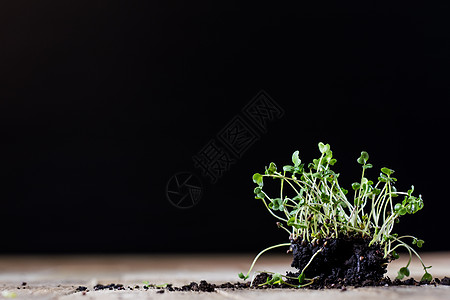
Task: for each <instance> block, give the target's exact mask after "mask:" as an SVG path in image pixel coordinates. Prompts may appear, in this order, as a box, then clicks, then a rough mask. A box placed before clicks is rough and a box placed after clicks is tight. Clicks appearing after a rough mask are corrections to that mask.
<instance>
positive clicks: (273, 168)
mask: <svg viewBox="0 0 450 300" xmlns="http://www.w3.org/2000/svg"><path fill="white" fill-rule="evenodd" d="M276 171H277V165H276V164H275V163H273V162H271V163H270V164H269V167H268V168H267V169H266V174H267V175H273V174H274V173H275V172H276Z"/></svg>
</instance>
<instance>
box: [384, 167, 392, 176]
mask: <svg viewBox="0 0 450 300" xmlns="http://www.w3.org/2000/svg"><path fill="white" fill-rule="evenodd" d="M381 172H383V173H384V174H386V175H387V176H390V175H392V174H394V172H395V171H394V170H392V169H389V168H381Z"/></svg>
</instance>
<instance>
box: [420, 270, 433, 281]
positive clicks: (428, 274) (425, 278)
mask: <svg viewBox="0 0 450 300" xmlns="http://www.w3.org/2000/svg"><path fill="white" fill-rule="evenodd" d="M431 280H433V276H431V274H430V273H428V272H427V271H425V274H423V276H422V279H420V281H426V282H430V281H431Z"/></svg>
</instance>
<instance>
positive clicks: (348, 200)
mask: <svg viewBox="0 0 450 300" xmlns="http://www.w3.org/2000/svg"><path fill="white" fill-rule="evenodd" d="M318 146H319V151H320V157H319V158H316V159H314V160H313V161H312V162H311V163H309V164H307V165H305V164H304V163H302V161H301V159H300V157H299V151H295V152H294V153H293V155H292V165H291V164H290V165H286V166H283V168H282V170H279V169H278V167H277V165H276V164H275V163H273V162H271V163H270V164H269V166H268V167H266V170H265V172H264V174H260V173H256V174H254V175H253V181H254V183H256V184H257V187H256V188H255V189H254V193H255V198H256V199H259V200H261V201H262V202H263V204H264V206H265V207H266V208H267V210H268V211H269V213H270V214H271V215H272V216H274V217H275V218H276V219H277V220H278V222H277V226H278V227H279V228H281V229H282V230H284V231H286V232H287V233H288V234H289V239H290V240H291V242H292V241H297V240H301V241H305V242H309V243H314V242H315V241H317V240H318V239H324V238H325V239H326V238H332V239H333V238H338V237H339V236H351V235H359V236H362V237H365V238H369V239H370V243H369V246H370V245H379V246H380V248H381V249H383V250H384V258H392V259H397V258H398V257H399V255H398V253H397V251H396V250H398V248H401V247H403V248H405V249H406V250H407V251H408V253H409V261H408V263H407V264H406V266H405V267H402V268H401V269H400V270H399V271H398V276H397V278H398V279H402V278H404V277H405V276H409V274H410V272H409V269H408V267H409V265H410V263H411V259H412V256H413V254H414V255H416V256H417V257H418V258H419V260H420V262H421V264H422V266H423V269H424V272H425V274H424V275H423V277H422V281H431V279H432V276H431V274H430V273H428V271H427V270H428V269H429V268H431V267H427V266H425V264H424V263H423V261H422V259H421V257H420V255H419V254H418V253H417V252H416V251H415V250H414V249H413V248H412V246H411V245H410V244H408V243H407V242H406V241H407V240H410V241H411V244H412V245H416V246H417V247H419V248H420V247H422V245H423V243H424V241H423V240H421V239H418V238H416V237H414V236H411V235H404V236H398V234H395V233H392V229H393V227H394V224H395V223H398V222H399V218H400V217H402V216H404V215H406V214H415V213H416V212H418V211H419V210H421V209H422V208H423V200H422V196H421V195H419V196H414V195H413V192H414V186H411V189H409V190H408V191H407V192H400V191H397V189H396V188H395V183H396V181H397V178H395V177H393V174H394V172H395V171H394V170H392V169H389V168H386V167H383V168H381V172H380V174H379V176H378V180H377V181H372V180H370V179H368V178H367V177H366V172H367V171H368V169H371V168H373V166H372V164H370V163H368V160H369V154H368V153H367V152H365V151H362V152H361V155H360V156H359V157H358V159H357V162H358V164H360V165H361V170H362V171H361V177H360V179H359V181H357V182H354V183H353V184H352V185H351V189H352V190H353V193H352V195H350V193H349V191H348V190H346V189H345V188H343V187H341V186H340V184H339V181H338V178H339V173H335V172H334V171H333V170H332V169H331V168H332V166H333V165H334V164H335V163H336V159H335V158H333V152H332V151H331V149H330V145H329V144H324V143H319V145H318ZM267 178H272V179H278V180H279V181H280V192H279V195H277V196H276V197H273V196H270V195H268V194H267V193H266V192H265V191H264V189H263V188H264V181H265V179H267ZM400 197H402V198H403V199H401V201H396V200H397V199H399V198H400ZM290 245H291V243H283V244H278V245H274V246H271V247H268V248H266V249H264V250H262V251H261V252H260V253H259V254H258V255H257V256H256V257H255V259H254V261H253V263H252V265H251V267H250V269H249V271H248V273H247V275H244V274H243V273H240V274H239V277H240V278H242V279H247V278H248V277H249V274H250V272H251V270H252V269H253V267H254V265H255V263H256V261H257V260H258V258H259V257H260V256H261V254H263V253H264V252H266V251H268V250H271V249H274V248H278V247H285V246H290ZM322 249H323V248H321V249H319V250H318V251H317V252H316V253H315V254H314V255H313V256H312V257H311V260H310V262H309V263H308V264H307V265H306V266H305V267H304V268H303V270H302V271H301V273H300V276H299V278H297V279H298V282H299V285H298V286H297V287H301V286H304V285H305V282H306V281H309V282H312V280H313V279H307V278H305V270H306V269H307V267H308V266H309V264H310V263H311V261H312V260H313V259H314V258H315V256H316V255H317V254H318V253H319V252H320V251H322ZM283 278H286V276H283V275H280V274H279V273H275V274H273V275H272V277H271V279H270V280H268V282H267V283H265V284H280V283H286V282H285V281H284V280H283Z"/></svg>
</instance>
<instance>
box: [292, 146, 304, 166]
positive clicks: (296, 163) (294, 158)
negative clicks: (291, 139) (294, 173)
mask: <svg viewBox="0 0 450 300" xmlns="http://www.w3.org/2000/svg"><path fill="white" fill-rule="evenodd" d="M301 162H302V161H301V159H300V158H299V157H298V150H297V151H295V152H294V153H293V154H292V163H293V164H294V167H298V166H299V165H300V164H301Z"/></svg>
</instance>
